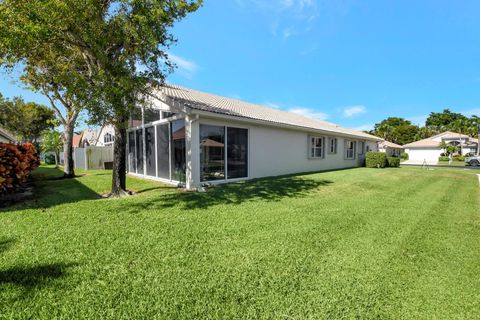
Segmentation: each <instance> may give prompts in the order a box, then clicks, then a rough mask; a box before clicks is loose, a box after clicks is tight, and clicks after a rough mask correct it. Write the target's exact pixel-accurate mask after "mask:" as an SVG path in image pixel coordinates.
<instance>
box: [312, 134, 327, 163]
mask: <svg viewBox="0 0 480 320" xmlns="http://www.w3.org/2000/svg"><path fill="white" fill-rule="evenodd" d="M324 139H325V138H322V137H310V157H311V158H323V145H324Z"/></svg>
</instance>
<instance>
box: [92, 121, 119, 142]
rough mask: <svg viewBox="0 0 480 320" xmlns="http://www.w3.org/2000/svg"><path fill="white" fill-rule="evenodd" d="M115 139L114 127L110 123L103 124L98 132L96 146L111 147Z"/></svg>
mask: <svg viewBox="0 0 480 320" xmlns="http://www.w3.org/2000/svg"><path fill="white" fill-rule="evenodd" d="M114 141H115V128H114V127H113V126H112V125H110V124H109V125H105V126H103V127H102V128H100V130H99V132H98V139H97V141H96V143H95V146H97V147H111V146H113V142H114Z"/></svg>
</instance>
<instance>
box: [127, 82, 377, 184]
mask: <svg viewBox="0 0 480 320" xmlns="http://www.w3.org/2000/svg"><path fill="white" fill-rule="evenodd" d="M157 96H158V97H159V100H157V101H152V103H153V104H154V105H155V107H154V110H153V111H152V109H145V111H144V116H143V117H142V118H143V119H147V118H148V119H149V120H148V121H144V124H143V125H142V124H140V125H139V126H136V127H133V128H130V129H128V139H127V140H128V149H127V151H128V171H129V173H130V174H132V175H138V176H141V177H148V178H153V179H157V180H161V181H164V182H168V183H172V184H179V183H182V184H184V185H185V187H186V188H187V189H195V188H197V187H200V186H201V185H202V184H203V183H224V182H230V181H238V180H245V179H252V178H260V177H267V176H276V175H284V174H291V173H299V172H308V171H310V172H311V171H320V170H332V169H340V168H350V167H358V166H362V165H363V163H364V159H365V152H367V151H377V150H378V146H377V142H379V141H381V140H382V139H380V138H378V137H375V136H372V135H370V134H366V133H364V132H361V131H357V130H351V129H346V128H342V127H339V126H337V125H335V124H333V123H329V122H326V121H322V120H315V119H310V118H307V117H305V116H302V115H298V114H294V113H290V112H285V111H280V110H276V109H270V108H267V107H264V106H260V105H255V104H252V103H247V102H243V101H239V100H236V99H230V98H225V97H220V96H217V95H213V94H208V93H204V92H199V91H195V90H191V89H187V88H182V87H178V86H172V85H166V86H164V87H162V88H160V89H159V91H158V93H157ZM147 111H148V117H147V116H146V114H147Z"/></svg>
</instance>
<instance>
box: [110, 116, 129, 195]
mask: <svg viewBox="0 0 480 320" xmlns="http://www.w3.org/2000/svg"><path fill="white" fill-rule="evenodd" d="M114 127H115V141H114V142H113V173H112V192H111V194H110V195H111V196H114V197H118V196H122V195H125V194H126V193H127V191H126V173H127V159H126V155H127V129H126V127H127V120H126V119H124V121H121V123H117V124H115V125H114Z"/></svg>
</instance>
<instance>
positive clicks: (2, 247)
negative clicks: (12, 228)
mask: <svg viewBox="0 0 480 320" xmlns="http://www.w3.org/2000/svg"><path fill="white" fill-rule="evenodd" d="M14 243H15V239H2V240H0V253H2V252H4V251H7V250H8V249H10V247H11V246H12V245H13V244H14Z"/></svg>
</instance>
